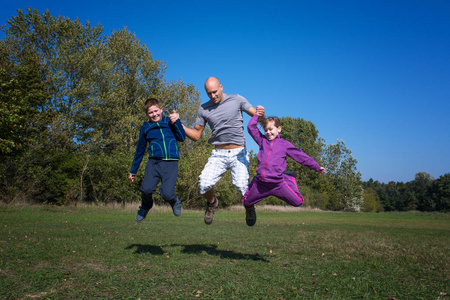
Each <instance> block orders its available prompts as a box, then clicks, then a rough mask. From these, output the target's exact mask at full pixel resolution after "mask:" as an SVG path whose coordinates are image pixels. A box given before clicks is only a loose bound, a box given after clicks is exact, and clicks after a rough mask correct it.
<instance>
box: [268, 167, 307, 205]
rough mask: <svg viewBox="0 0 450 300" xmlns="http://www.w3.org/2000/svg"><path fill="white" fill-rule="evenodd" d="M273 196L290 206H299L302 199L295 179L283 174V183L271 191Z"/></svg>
mask: <svg viewBox="0 0 450 300" xmlns="http://www.w3.org/2000/svg"><path fill="white" fill-rule="evenodd" d="M273 195H274V196H276V197H278V198H280V199H281V200H283V201H284V202H286V203H288V204H290V205H292V206H300V205H302V204H303V202H304V199H303V196H302V194H300V192H299V190H298V187H297V182H296V180H295V177H293V176H289V175H285V174H283V182H282V183H280V184H279V186H278V187H277V188H276V189H274V190H273Z"/></svg>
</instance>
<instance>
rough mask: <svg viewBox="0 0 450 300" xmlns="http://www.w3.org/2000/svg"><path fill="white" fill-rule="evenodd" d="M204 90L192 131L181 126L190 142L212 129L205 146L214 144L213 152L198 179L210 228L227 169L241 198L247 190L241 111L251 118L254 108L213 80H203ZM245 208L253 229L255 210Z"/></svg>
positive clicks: (247, 162)
mask: <svg viewBox="0 0 450 300" xmlns="http://www.w3.org/2000/svg"><path fill="white" fill-rule="evenodd" d="M205 91H206V94H208V97H209V99H210V100H209V101H208V102H206V103H204V104H202V105H201V106H200V108H199V110H198V112H197V118H196V120H195V125H194V128H193V129H191V128H187V127H185V126H184V125H183V127H184V130H185V132H186V136H187V137H188V138H190V139H191V140H193V141H198V140H199V139H200V137H201V135H202V133H203V130H204V129H205V126H206V124H208V125H209V127H210V128H211V137H210V138H209V139H208V143H210V144H212V145H214V150H213V151H212V152H211V156H210V157H209V159H208V162H207V164H206V165H205V167H204V169H203V171H202V173H201V174H200V177H199V188H200V193H201V194H202V195H203V196H204V197H205V198H206V200H207V201H208V203H207V207H206V211H205V223H206V224H208V225H210V224H211V223H212V222H213V221H214V211H215V209H216V208H217V206H218V204H219V201H218V200H217V198H216V197H215V195H214V186H215V184H216V183H217V182H218V181H219V179H220V178H222V176H223V174H224V173H225V172H226V171H227V170H229V169H230V170H231V175H232V178H233V185H234V186H235V187H236V188H237V189H238V190H239V191H240V192H241V194H242V196H243V195H244V194H245V191H246V189H247V186H248V182H249V180H248V179H249V169H248V165H249V155H248V152H247V149H246V148H245V137H244V124H243V123H244V121H243V117H242V112H246V113H247V114H248V115H249V116H253V115H254V114H255V113H256V109H255V108H254V107H253V106H252V105H251V104H250V103H249V102H248V101H247V99H245V98H244V97H242V96H241V95H238V94H225V93H224V92H223V86H222V84H221V83H220V81H219V79H218V78H216V77H209V78H208V79H207V80H206V82H205ZM260 111H261V113H262V114H264V108H263V107H261V108H259V107H258V112H260ZM245 209H246V222H247V225H249V226H253V225H254V224H255V223H256V213H255V207H254V206H253V205H252V206H248V207H247V206H246V207H245Z"/></svg>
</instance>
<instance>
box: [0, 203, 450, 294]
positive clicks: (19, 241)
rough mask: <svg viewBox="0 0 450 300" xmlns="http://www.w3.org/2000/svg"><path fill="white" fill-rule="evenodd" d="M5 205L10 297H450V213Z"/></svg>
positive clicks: (0, 245)
mask: <svg viewBox="0 0 450 300" xmlns="http://www.w3.org/2000/svg"><path fill="white" fill-rule="evenodd" d="M135 208H136V207H133V208H132V209H131V208H125V209H120V208H107V207H81V208H80V207H78V208H77V207H49V206H28V207H12V206H9V207H2V208H0V227H1V228H0V286H1V288H0V298H1V299H92V298H97V299H138V298H141V299H311V298H317V299H390V298H391V299H394V298H395V299H444V298H445V299H449V296H448V294H449V293H450V291H449V286H450V284H449V279H450V271H449V254H450V253H449V248H450V218H449V215H448V214H423V213H415V212H410V213H379V214H369V213H360V214H357V213H334V212H315V211H307V210H296V211H292V212H289V211H269V210H264V209H262V208H261V207H257V215H258V220H257V223H256V225H255V226H254V227H247V225H246V224H245V220H244V218H245V213H244V211H243V210H241V211H233V210H230V211H224V210H219V211H217V212H216V220H215V221H214V223H213V224H212V225H210V226H207V225H205V224H204V223H203V212H200V211H184V212H183V214H182V215H181V216H180V217H174V216H173V215H172V213H171V211H169V210H168V209H162V208H159V209H156V210H155V211H154V212H152V213H150V214H149V215H148V217H147V219H146V221H144V222H142V223H136V222H135V220H134V217H135Z"/></svg>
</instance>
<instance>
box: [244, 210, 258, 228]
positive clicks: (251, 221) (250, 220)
mask: <svg viewBox="0 0 450 300" xmlns="http://www.w3.org/2000/svg"><path fill="white" fill-rule="evenodd" d="M245 221H246V222H247V225H248V226H253V225H255V223H256V212H255V205H251V206H245Z"/></svg>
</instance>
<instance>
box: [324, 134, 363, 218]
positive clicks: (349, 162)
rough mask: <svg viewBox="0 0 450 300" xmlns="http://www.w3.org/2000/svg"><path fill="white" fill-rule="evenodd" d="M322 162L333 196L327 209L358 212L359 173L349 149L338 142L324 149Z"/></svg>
mask: <svg viewBox="0 0 450 300" xmlns="http://www.w3.org/2000/svg"><path fill="white" fill-rule="evenodd" d="M323 160H324V164H323V165H324V167H325V168H326V169H327V173H328V176H327V178H328V180H329V181H330V183H331V185H332V186H333V187H334V190H333V192H334V194H335V196H334V198H333V199H330V200H331V201H330V202H329V203H330V205H329V207H328V208H329V209H333V210H341V209H344V210H351V211H358V210H359V209H360V207H361V204H362V182H361V173H360V172H359V171H357V169H356V164H357V160H356V159H355V158H354V157H353V156H352V155H351V151H350V149H348V148H347V147H346V146H345V144H344V142H343V141H341V140H338V141H337V143H336V144H331V145H328V146H326V147H325V148H324V155H323ZM333 200H334V201H333Z"/></svg>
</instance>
